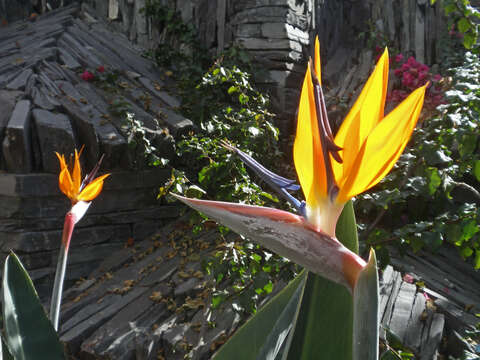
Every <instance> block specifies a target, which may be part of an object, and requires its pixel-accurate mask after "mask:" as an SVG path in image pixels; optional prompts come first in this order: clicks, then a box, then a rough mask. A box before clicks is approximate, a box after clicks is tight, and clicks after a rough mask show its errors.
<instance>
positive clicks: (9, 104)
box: [0, 90, 23, 143]
mask: <svg viewBox="0 0 480 360" xmlns="http://www.w3.org/2000/svg"><path fill="white" fill-rule="evenodd" d="M21 96H23V93H22V92H20V91H8V90H0V109H2V111H0V143H1V142H2V140H3V135H4V132H5V128H6V127H7V123H8V120H10V116H11V115H12V111H13V109H14V108H15V103H16V102H17V100H18V99H19V98H20V97H21Z"/></svg>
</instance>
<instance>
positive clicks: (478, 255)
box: [473, 249, 480, 270]
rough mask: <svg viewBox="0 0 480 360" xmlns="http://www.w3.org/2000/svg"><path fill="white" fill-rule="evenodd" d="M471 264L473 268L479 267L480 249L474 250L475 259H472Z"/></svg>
mask: <svg viewBox="0 0 480 360" xmlns="http://www.w3.org/2000/svg"><path fill="white" fill-rule="evenodd" d="M473 266H474V267H475V270H478V269H480V250H478V249H477V250H475V260H474V261H473Z"/></svg>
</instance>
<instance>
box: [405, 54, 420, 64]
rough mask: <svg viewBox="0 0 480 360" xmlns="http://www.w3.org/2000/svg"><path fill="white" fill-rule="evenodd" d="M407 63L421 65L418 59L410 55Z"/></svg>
mask: <svg viewBox="0 0 480 360" xmlns="http://www.w3.org/2000/svg"><path fill="white" fill-rule="evenodd" d="M407 64H408V65H410V66H412V67H418V66H419V65H420V63H418V62H417V60H415V58H414V57H413V56H410V57H409V58H408V60H407Z"/></svg>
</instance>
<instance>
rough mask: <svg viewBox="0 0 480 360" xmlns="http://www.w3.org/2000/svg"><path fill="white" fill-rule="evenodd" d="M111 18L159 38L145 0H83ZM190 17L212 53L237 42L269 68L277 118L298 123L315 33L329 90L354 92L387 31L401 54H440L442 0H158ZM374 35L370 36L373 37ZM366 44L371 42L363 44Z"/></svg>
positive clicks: (135, 33)
mask: <svg viewBox="0 0 480 360" xmlns="http://www.w3.org/2000/svg"><path fill="white" fill-rule="evenodd" d="M83 3H84V4H88V5H89V7H90V9H92V11H94V12H96V13H97V15H99V16H102V17H104V18H108V19H109V21H110V23H111V26H114V27H116V28H117V29H119V30H121V31H122V32H124V33H125V34H127V35H128V37H129V38H130V40H132V41H133V42H136V43H138V44H140V45H141V46H143V47H146V48H154V47H155V46H156V45H157V44H158V43H160V42H162V41H163V39H164V38H163V36H162V33H161V30H160V29H156V28H155V26H154V25H153V24H154V22H153V21H152V19H149V18H145V16H144V14H143V13H142V12H141V9H142V8H143V7H144V6H145V0H109V2H108V4H107V2H106V1H104V0H84V1H83ZM158 3H160V4H162V5H165V6H168V7H170V8H171V9H174V10H176V11H178V12H179V13H180V14H181V16H182V19H183V21H184V22H185V23H190V24H194V25H195V27H196V29H197V31H198V36H199V39H200V41H201V42H202V43H203V45H204V46H205V47H206V48H207V49H209V50H210V51H211V52H212V53H217V54H219V53H221V51H222V50H224V49H225V48H227V47H229V46H231V45H232V44H237V45H241V46H243V47H244V48H245V49H246V50H248V51H249V52H250V53H251V54H252V55H253V57H254V59H255V60H256V61H257V62H258V63H260V64H261V65H262V66H263V67H264V68H265V69H266V76H265V77H264V78H263V79H262V85H263V86H264V88H265V89H268V90H269V91H270V93H271V95H272V103H273V106H274V110H275V112H276V113H277V114H278V125H279V126H280V128H281V129H282V130H283V131H284V132H286V133H287V134H286V135H288V133H290V132H291V131H292V129H293V127H294V123H295V111H296V107H297V105H298V95H299V92H298V89H299V88H300V85H301V81H302V78H303V74H304V71H305V64H306V59H307V57H308V55H309V54H310V53H311V49H310V47H309V44H310V43H311V40H312V39H313V37H314V35H315V34H318V35H319V37H320V40H321V43H322V57H323V59H324V64H326V65H325V67H324V76H325V80H326V85H327V89H329V90H332V89H333V90H334V91H331V92H330V95H331V96H334V97H337V96H338V95H340V96H345V95H347V94H348V95H351V94H354V93H355V91H356V90H358V86H359V84H360V83H361V82H362V81H363V79H364V78H365V76H367V74H368V72H369V71H370V69H371V67H372V64H373V63H374V54H372V52H371V50H372V47H371V45H372V43H375V40H374V38H375V37H378V38H379V40H378V44H381V40H380V38H386V39H389V41H390V43H391V44H393V45H394V46H395V47H396V48H397V49H399V50H400V51H401V52H402V53H404V54H405V55H408V56H409V55H413V56H415V57H416V58H417V60H418V61H420V62H424V63H427V64H429V65H432V64H435V63H438V62H439V61H441V59H442V48H441V41H440V40H441V36H442V34H445V33H446V24H445V20H444V18H443V9H441V8H440V2H437V3H436V4H435V5H434V6H431V5H430V2H429V1H428V0H402V1H382V0H365V1H353V0H344V1H338V0H306V1H298V0H159V1H158ZM372 40H373V41H372ZM367 44H368V45H369V46H370V47H368V46H367Z"/></svg>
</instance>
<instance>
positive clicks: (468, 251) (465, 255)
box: [460, 246, 473, 260]
mask: <svg viewBox="0 0 480 360" xmlns="http://www.w3.org/2000/svg"><path fill="white" fill-rule="evenodd" d="M472 254H473V250H472V248H471V247H470V246H465V247H463V248H462V250H460V255H461V256H462V257H463V259H464V260H465V259H466V258H468V257H470V256H472Z"/></svg>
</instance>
